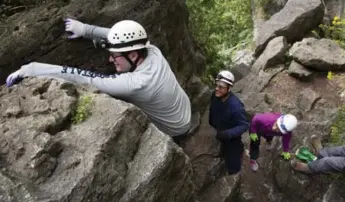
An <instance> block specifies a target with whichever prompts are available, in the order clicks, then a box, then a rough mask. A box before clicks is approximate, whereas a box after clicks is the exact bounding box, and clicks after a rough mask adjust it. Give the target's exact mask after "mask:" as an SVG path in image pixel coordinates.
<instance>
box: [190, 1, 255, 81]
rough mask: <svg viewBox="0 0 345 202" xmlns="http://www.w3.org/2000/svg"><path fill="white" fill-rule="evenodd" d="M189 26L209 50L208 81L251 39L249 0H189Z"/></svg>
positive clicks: (205, 48) (207, 52)
mask: <svg viewBox="0 0 345 202" xmlns="http://www.w3.org/2000/svg"><path fill="white" fill-rule="evenodd" d="M187 6H188V8H189V11H190V26H191V30H192V33H193V35H194V37H195V38H196V40H197V42H198V43H199V44H200V45H201V47H202V48H203V49H204V52H205V54H206V64H207V65H206V72H205V79H206V81H210V80H211V81H213V78H214V76H215V75H216V74H217V73H218V71H219V70H220V69H222V68H224V66H226V65H229V64H230V63H231V55H232V54H233V52H234V51H236V50H239V49H243V48H244V47H247V46H248V44H250V42H251V40H252V32H253V25H252V19H251V7H250V0H231V1H229V0H187Z"/></svg>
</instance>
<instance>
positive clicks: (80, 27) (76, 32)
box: [64, 18, 85, 39]
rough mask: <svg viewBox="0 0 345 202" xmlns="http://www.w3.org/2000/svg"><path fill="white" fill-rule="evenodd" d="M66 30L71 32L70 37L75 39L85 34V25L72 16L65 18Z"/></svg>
mask: <svg viewBox="0 0 345 202" xmlns="http://www.w3.org/2000/svg"><path fill="white" fill-rule="evenodd" d="M64 22H65V31H66V32H70V33H71V34H72V35H70V36H68V38H69V39H75V38H79V37H82V36H84V34H85V25H84V23H81V22H79V21H77V20H73V19H71V18H66V19H64Z"/></svg>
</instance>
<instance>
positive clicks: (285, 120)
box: [277, 114, 298, 134]
mask: <svg viewBox="0 0 345 202" xmlns="http://www.w3.org/2000/svg"><path fill="white" fill-rule="evenodd" d="M297 123H298V121H297V118H296V117H295V116H294V115H292V114H286V115H282V116H280V117H279V118H278V120H277V125H278V128H279V130H280V132H281V133H283V134H286V133H288V132H291V131H292V130H293V129H295V128H296V126H297Z"/></svg>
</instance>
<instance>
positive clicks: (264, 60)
mask: <svg viewBox="0 0 345 202" xmlns="http://www.w3.org/2000/svg"><path fill="white" fill-rule="evenodd" d="M287 49H288V44H287V43H286V39H285V37H283V36H280V37H276V38H274V39H272V40H271V41H270V42H269V43H268V44H267V47H266V49H265V50H264V52H263V53H262V54H261V55H260V57H259V58H258V59H257V60H256V61H255V63H254V64H253V71H254V72H259V71H260V70H266V68H268V67H273V66H275V65H276V64H283V63H284V60H285V52H286V50H287Z"/></svg>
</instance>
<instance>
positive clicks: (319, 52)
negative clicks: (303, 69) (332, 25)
mask: <svg viewBox="0 0 345 202" xmlns="http://www.w3.org/2000/svg"><path fill="white" fill-rule="evenodd" d="M289 54H290V55H291V56H292V57H293V58H294V59H295V60H296V61H298V62H299V63H301V64H302V65H304V66H307V67H310V68H312V69H315V70H321V71H334V70H344V69H345V51H344V49H342V48H341V47H340V46H339V45H338V44H337V43H336V42H334V41H332V40H330V39H315V38H305V39H303V40H302V41H301V42H297V43H295V44H294V45H293V46H292V48H291V49H290V53H289Z"/></svg>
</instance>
